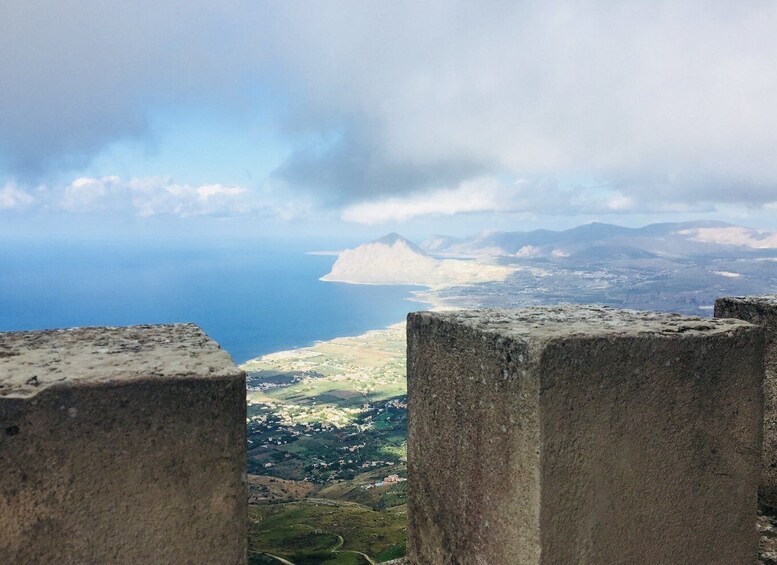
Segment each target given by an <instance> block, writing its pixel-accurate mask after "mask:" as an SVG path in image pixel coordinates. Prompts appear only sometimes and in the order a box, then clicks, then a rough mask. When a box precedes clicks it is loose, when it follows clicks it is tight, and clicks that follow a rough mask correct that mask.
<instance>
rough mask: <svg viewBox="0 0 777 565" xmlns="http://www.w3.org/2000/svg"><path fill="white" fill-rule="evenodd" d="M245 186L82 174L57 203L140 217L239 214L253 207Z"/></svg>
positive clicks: (73, 209) (75, 209) (74, 209)
mask: <svg viewBox="0 0 777 565" xmlns="http://www.w3.org/2000/svg"><path fill="white" fill-rule="evenodd" d="M248 197H249V193H248V190H247V189H245V188H243V187H236V186H233V187H230V186H224V185H221V184H208V185H202V186H191V185H188V184H176V183H174V182H173V181H172V180H171V179H166V178H156V177H146V178H132V179H130V180H128V181H125V180H122V179H121V178H119V177H116V176H104V177H100V178H92V177H81V178H77V179H75V180H74V181H73V182H71V183H70V184H69V185H68V186H67V187H65V189H64V191H63V194H62V197H61V200H60V201H59V205H60V207H61V208H63V209H64V210H67V211H68V212H78V213H91V212H104V211H125V212H127V211H129V212H131V213H135V214H137V215H139V216H141V217H150V216H159V215H165V214H168V215H173V216H179V217H187V216H219V215H240V214H246V213H249V212H251V211H253V210H254V207H253V206H252V203H251V202H250V200H249V198H248Z"/></svg>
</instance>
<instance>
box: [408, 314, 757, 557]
mask: <svg viewBox="0 0 777 565" xmlns="http://www.w3.org/2000/svg"><path fill="white" fill-rule="evenodd" d="M407 332H408V477H409V481H410V482H409V491H408V519H409V525H408V533H409V540H408V561H409V562H410V563H414V564H417V565H421V564H423V565H438V564H439V565H442V564H478V563H494V564H496V563H498V564H500V565H502V564H504V565H508V564H554V565H555V564H558V563H630V564H640V563H643V564H649V563H651V564H652V563H726V564H728V563H743V564H745V563H753V562H754V561H755V558H756V550H757V536H756V531H755V528H754V524H755V522H756V506H757V505H756V491H757V484H758V476H759V469H760V446H761V420H762V410H763V397H762V390H761V389H762V384H763V362H762V356H763V347H764V331H763V329H762V328H760V327H757V326H754V325H751V324H748V323H746V322H742V321H739V320H715V319H700V318H688V317H683V316H679V315H676V314H656V313H646V312H633V311H621V310H614V309H609V308H603V307H583V306H559V307H546V308H527V309H522V310H481V311H461V312H450V313H429V312H423V313H414V314H410V315H409V317H408V329H407Z"/></svg>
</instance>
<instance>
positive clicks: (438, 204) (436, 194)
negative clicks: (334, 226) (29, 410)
mask: <svg viewBox="0 0 777 565" xmlns="http://www.w3.org/2000/svg"><path fill="white" fill-rule="evenodd" d="M506 192H507V189H506V188H505V187H504V186H502V185H501V184H500V183H499V182H498V181H497V180H495V179H492V178H483V179H476V180H473V181H465V182H463V183H461V184H460V185H459V186H458V187H456V188H453V189H442V190H436V191H432V192H429V193H422V194H414V195H409V196H402V197H398V196H397V197H390V198H382V199H379V200H376V201H372V202H361V203H357V204H353V205H350V206H347V207H346V208H345V209H344V210H343V212H342V219H343V220H345V221H346V222H354V223H359V224H368V225H369V224H380V223H385V222H389V221H399V222H402V221H405V220H409V219H411V218H415V217H417V216H427V215H440V216H451V215H453V214H461V213H465V212H493V211H499V210H502V209H504V208H505V206H506V205H507V204H508V198H506V196H507V195H506V194H505V193H506Z"/></svg>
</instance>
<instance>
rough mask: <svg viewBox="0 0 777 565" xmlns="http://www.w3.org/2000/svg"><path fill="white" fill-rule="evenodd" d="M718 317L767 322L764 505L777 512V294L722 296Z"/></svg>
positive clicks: (761, 489) (761, 495) (761, 487)
mask: <svg viewBox="0 0 777 565" xmlns="http://www.w3.org/2000/svg"><path fill="white" fill-rule="evenodd" d="M715 317H716V318H737V319H739V320H745V321H747V322H751V323H753V324H758V325H761V326H764V328H765V331H766V347H765V350H764V369H765V376H764V421H763V451H762V453H761V459H762V461H761V483H760V485H759V487H758V498H759V501H760V503H761V505H762V506H763V507H764V508H766V509H768V510H770V511H771V512H777V295H773V296H747V297H729V298H719V299H718V300H716V301H715Z"/></svg>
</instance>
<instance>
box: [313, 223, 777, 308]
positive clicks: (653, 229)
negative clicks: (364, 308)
mask: <svg viewBox="0 0 777 565" xmlns="http://www.w3.org/2000/svg"><path fill="white" fill-rule="evenodd" d="M323 280H328V281H340V282H349V283H355V284H413V285H422V286H426V287H429V289H430V290H429V291H428V292H422V293H420V294H419V293H416V295H417V296H419V298H422V299H423V300H425V301H427V302H430V303H434V304H436V305H444V306H446V307H502V306H525V305H529V304H552V303H558V302H586V303H598V304H609V305H612V306H618V307H629V308H639V309H656V310H668V311H676V312H683V313H689V314H690V313H693V314H709V312H710V308H711V304H712V303H713V301H714V300H715V298H717V297H718V296H723V295H739V294H765V293H774V292H775V291H777V234H775V233H773V232H767V231H761V230H754V229H750V228H746V227H741V226H734V225H731V224H726V223H722V222H687V223H671V224H670V223H666V224H652V225H649V226H645V227H643V228H624V227H621V226H615V225H610V224H600V223H593V224H587V225H583V226H578V227H576V228H572V229H569V230H564V231H550V230H535V231H529V232H484V233H479V234H476V235H473V236H470V237H466V238H454V237H448V236H434V237H432V238H430V239H429V240H427V241H425V242H423V243H422V244H421V245H420V246H417V245H415V244H413V243H412V242H410V241H408V240H406V239H405V238H403V237H402V236H400V235H398V234H389V235H387V236H385V237H382V238H380V239H378V240H376V241H373V242H371V243H367V244H364V245H360V246H359V247H357V248H355V249H350V250H346V251H343V252H341V253H340V254H339V256H338V259H337V261H336V262H335V264H334V266H333V267H332V271H331V272H330V273H329V274H328V275H326V276H325V277H323Z"/></svg>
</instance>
